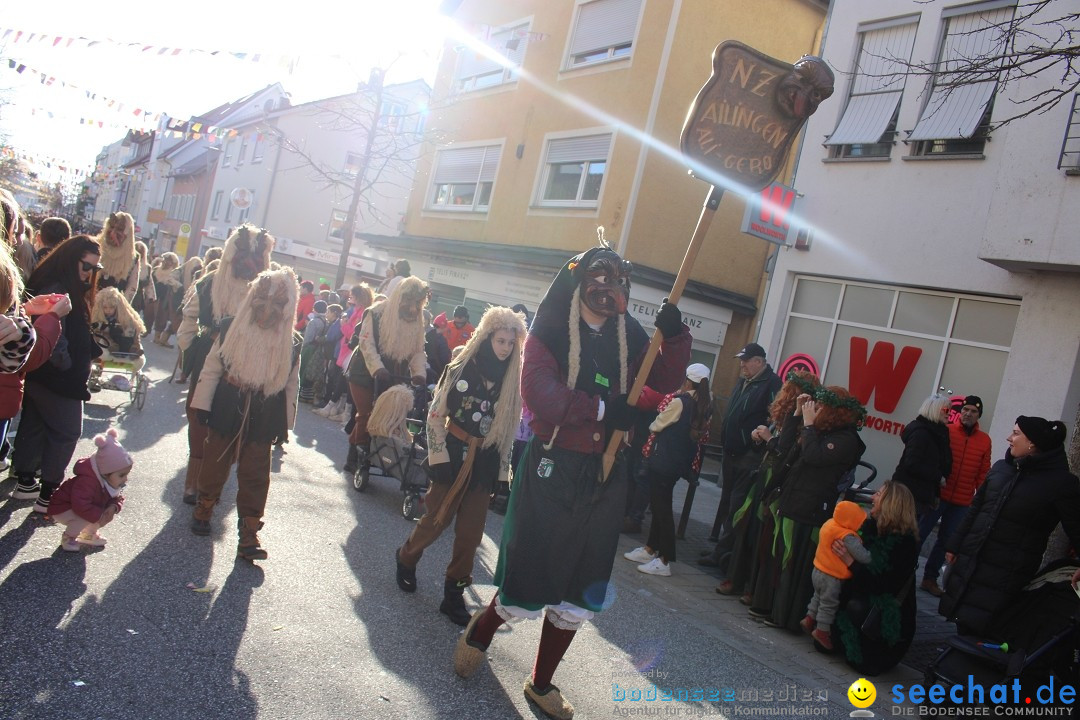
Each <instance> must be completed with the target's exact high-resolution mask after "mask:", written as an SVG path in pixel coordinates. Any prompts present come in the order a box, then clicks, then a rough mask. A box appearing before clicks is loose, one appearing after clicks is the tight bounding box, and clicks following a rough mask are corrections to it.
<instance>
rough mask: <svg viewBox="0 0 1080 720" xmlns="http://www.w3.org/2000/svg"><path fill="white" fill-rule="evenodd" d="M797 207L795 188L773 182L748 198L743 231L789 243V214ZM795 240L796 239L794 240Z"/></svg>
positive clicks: (778, 243) (780, 243) (783, 243)
mask: <svg viewBox="0 0 1080 720" xmlns="http://www.w3.org/2000/svg"><path fill="white" fill-rule="evenodd" d="M794 209H795V190H794V189H792V188H789V187H788V186H787V185H781V184H780V183H773V184H772V185H770V186H769V187H767V188H765V189H764V190H762V191H761V192H760V193H758V194H757V195H751V196H750V197H748V198H747V199H746V212H745V213H744V214H743V223H742V231H743V232H744V233H746V234H748V235H753V236H754V237H759V238H761V239H762V240H768V241H769V242H771V243H775V244H777V245H788V244H790V243H788V237H789V234H790V236H791V237H792V238H794V233H789V227H788V225H789V223H788V215H789V214H790V213H791V212H792V211H794ZM792 242H794V240H793V241H792Z"/></svg>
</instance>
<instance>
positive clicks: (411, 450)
mask: <svg viewBox="0 0 1080 720" xmlns="http://www.w3.org/2000/svg"><path fill="white" fill-rule="evenodd" d="M427 392H428V390H427V388H417V389H416V390H413V389H411V388H410V387H409V386H407V385H404V384H401V385H394V386H392V387H390V388H388V389H387V390H386V391H385V392H382V393H381V394H379V396H378V399H377V400H376V401H375V406H374V407H373V408H372V411H371V418H370V419H369V420H368V432H369V433H370V435H371V444H370V446H369V448H368V451H367V453H366V454H365V455H364V456H363V457H362V458H361V460H360V462H359V463H357V467H356V472H355V473H353V487H354V488H355V489H356V491H357V492H363V491H364V490H366V489H367V486H368V483H369V482H370V481H371V475H372V473H374V474H375V475H378V476H382V477H391V478H394V479H395V480H397V481H398V483H399V485H400V488H401V492H402V495H403V498H402V502H401V516H402V517H404V518H405V519H406V520H413V519H415V518H418V517H420V516H421V515H422V514H423V502H424V499H423V496H424V493H425V492H427V488H428V476H427V471H426V468H425V467H424V465H425V462H424V461H425V460H427V446H426V439H425V436H424V421H423V418H424V416H425V415H426V412H427ZM417 416H419V417H417Z"/></svg>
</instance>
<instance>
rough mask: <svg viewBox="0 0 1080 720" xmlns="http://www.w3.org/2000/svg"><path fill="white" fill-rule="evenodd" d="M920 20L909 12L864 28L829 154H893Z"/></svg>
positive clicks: (861, 31) (866, 155)
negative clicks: (909, 14)
mask: <svg viewBox="0 0 1080 720" xmlns="http://www.w3.org/2000/svg"><path fill="white" fill-rule="evenodd" d="M917 20H918V18H917V17H915V18H912V17H910V16H908V17H906V18H898V19H895V20H889V21H884V22H880V23H870V24H868V25H864V26H863V27H861V28H860V29H859V30H860V31H859V52H858V55H857V57H856V60H855V68H854V73H853V75H854V77H853V80H852V82H851V95H850V96H849V97H848V102H847V107H845V108H844V113H843V115H841V117H840V122H838V123H837V125H836V129H835V130H833V132H832V134H831V135H830V136H829V138H828V139H827V140H826V141H825V144H826V145H827V146H830V157H834V158H847V157H888V156H889V154H890V153H891V152H892V143H893V139H894V137H895V135H896V118H897V114H898V113H899V111H900V97H901V96H902V95H903V93H904V81H905V79H906V77H907V74H906V64H907V63H908V62H910V60H911V49H912V47H913V46H914V44H915V30H916V29H917V27H918V22H917Z"/></svg>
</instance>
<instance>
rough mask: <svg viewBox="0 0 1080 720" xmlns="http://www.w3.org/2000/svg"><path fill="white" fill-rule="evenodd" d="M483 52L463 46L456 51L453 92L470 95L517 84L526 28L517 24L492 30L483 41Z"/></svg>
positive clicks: (527, 36)
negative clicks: (496, 87)
mask: <svg viewBox="0 0 1080 720" xmlns="http://www.w3.org/2000/svg"><path fill="white" fill-rule="evenodd" d="M482 42H483V44H484V45H485V46H487V48H486V51H480V50H477V49H475V48H472V47H467V46H463V47H461V48H460V49H459V50H458V64H457V70H456V72H455V73H454V92H469V91H470V90H480V89H482V88H487V87H494V86H496V85H502V84H503V83H510V82H516V81H517V77H518V70H520V68H521V64H522V63H523V62H524V61H525V46H526V45H528V42H529V25H528V23H520V24H518V25H514V26H512V27H507V28H502V29H499V30H495V31H493V32H492V33H491V34H490V35H489V36H488V37H487V38H486V39H485V40H483V41H482Z"/></svg>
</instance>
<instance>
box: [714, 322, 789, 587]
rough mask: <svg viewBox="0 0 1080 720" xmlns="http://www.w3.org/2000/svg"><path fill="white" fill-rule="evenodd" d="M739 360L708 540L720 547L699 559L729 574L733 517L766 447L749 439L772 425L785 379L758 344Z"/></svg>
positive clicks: (726, 417) (726, 418)
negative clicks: (720, 489) (719, 488)
mask: <svg viewBox="0 0 1080 720" xmlns="http://www.w3.org/2000/svg"><path fill="white" fill-rule="evenodd" d="M735 357H737V358H738V359H739V379H738V380H737V381H736V382H735V389H734V390H732V391H731V398H730V399H729V400H728V404H727V411H726V412H725V413H724V426H723V430H722V431H721V433H720V441H721V443H722V444H723V446H724V456H723V460H722V461H721V467H720V471H721V473H722V478H723V483H724V489H723V492H722V493H721V494H720V506H719V507H718V508H716V520H715V521H713V526H712V533H711V535H710V536H709V539H710V540H716V541H717V543H716V548H715V549H714V550H713V552H712V553H711V554H708V555H706V556H705V557H703V558H700V559H699V560H698V564H699V565H705V566H706V567H719V568H720V569H721V570H723V571H724V572H727V564H728V560H729V558H730V556H731V549H732V546H733V545H734V541H735V538H734V535H732V532H731V529H732V528H731V526H732V516H733V515H734V514H735V511H737V510H738V509H739V508H740V507H742V504H743V502H744V501H745V500H746V494H747V492H749V490H750V476H751V474H752V473H753V471H754V469H755V468H756V467H757V466H758V465H760V464H761V452H762V451H763V450H764V449H765V446H764V445H763V444H758V443H756V442H755V441H754V440H752V439H751V437H750V433H751V432H753V431H754V428H756V427H757V426H758V425H768V424H769V405H770V404H772V401H773V397H774V396H775V395H776V393H777V392H778V391H779V390H780V386H781V385H783V381H782V380H780V377H779V376H778V375H777V374H776V373H775V372H773V369H772V367H770V366H769V364H768V363H767V362H766V361H765V348H763V347H761V346H760V345H758V344H757V343H749V344H748V345H747V346H746V347H744V348H743V349H742V350H740V351H739V352H737V353H735ZM721 530H722V532H721Z"/></svg>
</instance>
